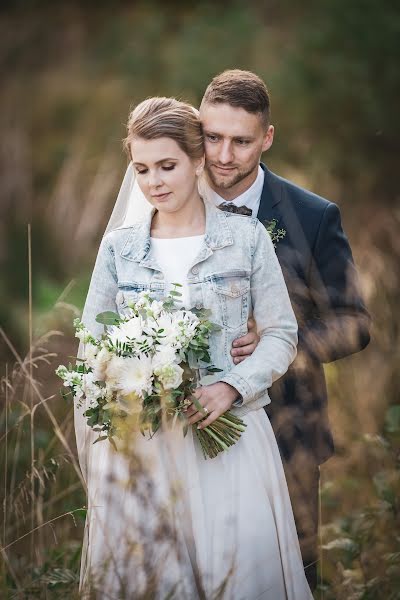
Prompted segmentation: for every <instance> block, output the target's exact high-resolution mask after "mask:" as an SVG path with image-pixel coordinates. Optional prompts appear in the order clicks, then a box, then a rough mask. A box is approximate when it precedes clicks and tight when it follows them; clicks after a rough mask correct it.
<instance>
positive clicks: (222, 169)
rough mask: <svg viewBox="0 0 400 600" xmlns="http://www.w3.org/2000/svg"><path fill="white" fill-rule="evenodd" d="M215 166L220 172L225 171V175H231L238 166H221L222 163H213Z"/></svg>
mask: <svg viewBox="0 0 400 600" xmlns="http://www.w3.org/2000/svg"><path fill="white" fill-rule="evenodd" d="M213 168H214V169H216V170H217V171H218V173H223V174H225V175H229V173H232V171H235V169H236V167H221V166H220V165H213Z"/></svg>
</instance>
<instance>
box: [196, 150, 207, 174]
mask: <svg viewBox="0 0 400 600" xmlns="http://www.w3.org/2000/svg"><path fill="white" fill-rule="evenodd" d="M196 163H197V166H196V175H197V177H200V175H201V174H202V172H203V170H204V163H205V156H204V155H203V156H202V157H201V158H200V159H199V160H197V161H196Z"/></svg>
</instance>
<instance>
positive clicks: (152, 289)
mask: <svg viewBox="0 0 400 600" xmlns="http://www.w3.org/2000/svg"><path fill="white" fill-rule="evenodd" d="M144 291H146V292H149V294H150V295H151V297H152V298H155V299H156V300H162V299H163V298H164V295H165V286H164V284H163V283H157V284H155V283H136V282H135V283H129V282H126V281H120V282H119V283H118V293H117V296H116V298H115V302H116V304H117V308H118V312H119V313H120V314H121V315H126V314H127V311H128V308H129V305H130V304H134V303H135V302H136V301H137V300H138V298H139V293H140V292H144Z"/></svg>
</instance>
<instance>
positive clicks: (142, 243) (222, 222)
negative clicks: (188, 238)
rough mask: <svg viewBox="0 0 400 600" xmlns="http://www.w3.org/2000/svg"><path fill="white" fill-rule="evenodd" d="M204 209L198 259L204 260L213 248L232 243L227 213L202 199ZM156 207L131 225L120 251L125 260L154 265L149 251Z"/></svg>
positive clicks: (216, 248)
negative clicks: (204, 225) (204, 217)
mask: <svg viewBox="0 0 400 600" xmlns="http://www.w3.org/2000/svg"><path fill="white" fill-rule="evenodd" d="M204 206H205V210H206V231H205V236H204V244H205V246H203V248H202V250H201V251H200V255H199V259H200V260H204V259H205V258H207V256H209V255H210V254H212V252H213V251H214V250H218V249H219V248H224V247H225V246H231V245H232V244H233V236H232V231H231V229H230V227H229V225H228V217H227V213H225V212H223V211H222V210H220V209H218V208H216V207H215V206H214V205H213V204H211V203H209V202H207V201H204ZM155 211H156V209H153V210H152V211H151V213H149V215H148V216H147V217H146V219H145V220H143V221H141V222H140V223H136V224H135V225H133V227H131V233H130V235H129V237H128V239H127V241H126V243H125V245H124V247H123V249H122V251H121V256H122V257H123V258H126V259H127V260H132V261H134V262H140V263H141V264H142V265H144V266H149V267H154V266H155V265H154V264H153V261H152V260H151V257H149V256H148V254H149V251H150V228H151V221H152V219H153V216H154V213H155ZM200 257H201V258H200Z"/></svg>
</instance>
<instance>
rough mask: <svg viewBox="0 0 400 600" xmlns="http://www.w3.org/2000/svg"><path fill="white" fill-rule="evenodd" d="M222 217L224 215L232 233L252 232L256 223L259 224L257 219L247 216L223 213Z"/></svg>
mask: <svg viewBox="0 0 400 600" xmlns="http://www.w3.org/2000/svg"><path fill="white" fill-rule="evenodd" d="M224 215H226V218H227V222H228V224H229V226H230V227H231V228H232V230H233V231H235V230H237V229H239V230H242V231H243V230H245V231H254V230H255V228H256V227H257V223H259V220H258V219H257V217H249V216H247V215H239V214H236V213H231V212H225V213H224Z"/></svg>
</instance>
